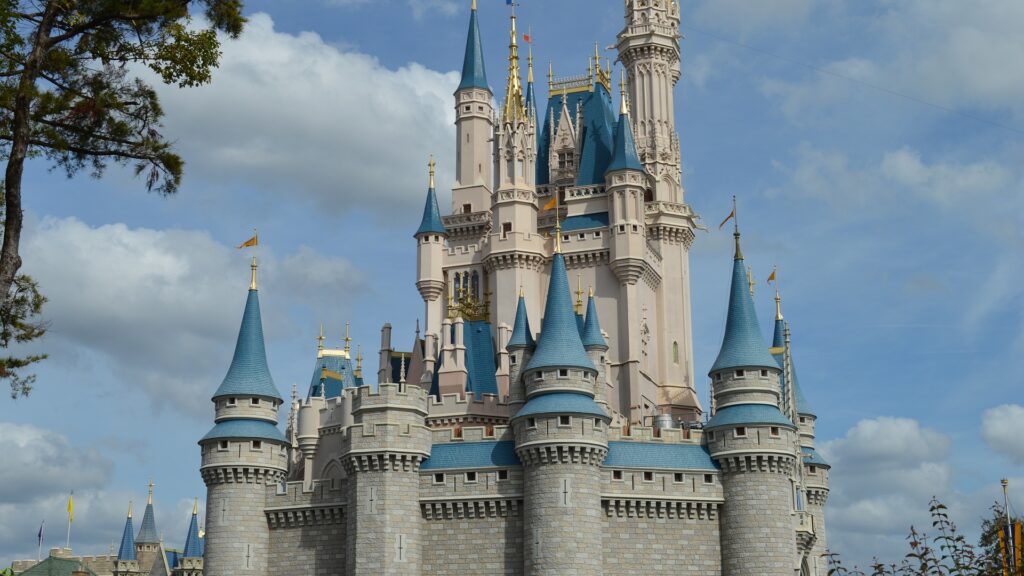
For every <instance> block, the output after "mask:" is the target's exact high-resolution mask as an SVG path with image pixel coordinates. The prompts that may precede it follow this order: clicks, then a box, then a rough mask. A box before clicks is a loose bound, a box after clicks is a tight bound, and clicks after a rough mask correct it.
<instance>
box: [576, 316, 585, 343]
mask: <svg viewBox="0 0 1024 576" xmlns="http://www.w3.org/2000/svg"><path fill="white" fill-rule="evenodd" d="M575 316H576V331H577V332H579V333H580V342H582V341H583V327H584V326H586V325H587V321H586V320H585V319H584V318H583V314H575Z"/></svg>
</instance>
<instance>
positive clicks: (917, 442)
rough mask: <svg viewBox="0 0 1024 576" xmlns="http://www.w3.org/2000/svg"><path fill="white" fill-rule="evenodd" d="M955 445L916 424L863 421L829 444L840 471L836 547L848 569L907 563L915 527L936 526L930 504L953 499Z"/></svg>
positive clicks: (834, 498)
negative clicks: (874, 562)
mask: <svg viewBox="0 0 1024 576" xmlns="http://www.w3.org/2000/svg"><path fill="white" fill-rule="evenodd" d="M949 445H950V441H949V438H948V437H947V436H945V435H944V434H942V433H941V432H938V431H936V430H932V429H929V428H925V427H922V426H921V425H920V424H919V423H918V422H917V421H916V420H912V419H909V418H892V417H885V416H883V417H878V418H874V419H871V420H861V421H860V422H858V423H857V424H856V425H855V426H854V427H852V428H851V429H849V430H848V431H847V433H846V436H845V437H843V438H839V439H836V440H833V441H830V442H826V443H824V444H823V445H822V447H821V451H822V453H823V454H824V456H825V458H826V459H828V460H829V462H830V463H831V464H832V466H833V468H832V475H831V478H832V492H831V495H830V497H829V503H828V506H827V508H826V519H827V522H828V531H829V540H830V547H831V548H833V549H834V550H836V551H838V552H840V553H841V554H842V556H843V558H844V559H845V562H844V563H845V564H846V565H848V566H849V565H852V564H854V563H856V564H859V565H860V566H861V567H864V566H866V565H867V564H868V562H869V561H870V560H871V558H873V557H875V556H877V557H879V558H882V559H886V558H900V557H901V556H902V554H903V547H904V541H903V537H904V536H906V534H907V531H908V529H909V527H910V525H911V524H914V525H925V526H927V525H928V516H927V515H928V501H929V499H930V498H931V497H932V496H934V495H939V496H945V495H949V494H950V493H951V479H952V466H951V464H950V462H949V447H950V446H949ZM947 504H950V502H948V501H947Z"/></svg>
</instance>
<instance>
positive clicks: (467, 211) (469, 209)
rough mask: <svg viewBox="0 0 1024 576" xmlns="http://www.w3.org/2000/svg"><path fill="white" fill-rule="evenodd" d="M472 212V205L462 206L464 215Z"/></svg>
mask: <svg viewBox="0 0 1024 576" xmlns="http://www.w3.org/2000/svg"><path fill="white" fill-rule="evenodd" d="M472 211H473V205H472V204H463V205H462V213H463V214H469V213H470V212H472Z"/></svg>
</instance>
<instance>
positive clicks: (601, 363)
mask: <svg viewBox="0 0 1024 576" xmlns="http://www.w3.org/2000/svg"><path fill="white" fill-rule="evenodd" d="M581 338H582V340H583V348H585V349H586V351H587V356H590V362H591V363H592V364H593V365H594V368H597V377H596V378H595V379H594V402H597V403H598V404H600V405H601V407H602V408H604V410H605V412H607V411H608V391H607V387H608V380H607V378H606V374H605V354H607V353H608V343H607V342H605V339H604V334H603V333H602V332H601V321H600V320H599V319H598V317H597V304H596V303H595V302H594V289H593V288H591V289H590V297H589V298H588V299H587V318H586V321H585V324H584V325H583V335H582V336H581Z"/></svg>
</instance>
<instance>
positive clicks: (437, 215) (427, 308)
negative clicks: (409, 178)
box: [414, 158, 448, 335]
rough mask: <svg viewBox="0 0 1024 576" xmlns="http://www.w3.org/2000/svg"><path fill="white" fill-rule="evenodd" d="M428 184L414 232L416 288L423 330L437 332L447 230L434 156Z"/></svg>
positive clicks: (439, 330)
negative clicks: (422, 316) (439, 200)
mask: <svg viewBox="0 0 1024 576" xmlns="http://www.w3.org/2000/svg"><path fill="white" fill-rule="evenodd" d="M429 169H430V184H429V186H428V187H427V201H426V204H424V206H423V219H422V220H421V221H420V227H419V228H418V229H417V230H416V234H414V236H415V238H416V289H417V290H419V292H420V296H422V297H423V305H424V312H423V315H424V322H425V324H426V327H427V334H434V335H437V334H440V333H441V315H442V312H441V305H442V302H441V296H442V295H443V294H444V270H443V262H444V243H445V240H446V239H447V238H448V231H447V230H445V228H444V224H442V223H441V212H440V210H439V209H438V207H437V193H436V192H435V191H434V159H433V158H431V159H430V163H429Z"/></svg>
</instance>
